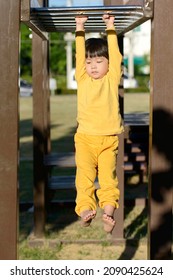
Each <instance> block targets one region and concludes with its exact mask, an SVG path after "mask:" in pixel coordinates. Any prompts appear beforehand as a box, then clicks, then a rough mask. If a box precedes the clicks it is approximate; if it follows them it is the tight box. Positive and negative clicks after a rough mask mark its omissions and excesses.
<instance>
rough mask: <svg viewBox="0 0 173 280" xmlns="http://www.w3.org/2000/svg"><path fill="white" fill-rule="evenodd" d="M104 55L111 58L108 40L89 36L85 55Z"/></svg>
mask: <svg viewBox="0 0 173 280" xmlns="http://www.w3.org/2000/svg"><path fill="white" fill-rule="evenodd" d="M96 56H104V57H106V58H107V59H109V55H108V44H107V40H104V39H102V38H89V39H87V40H86V42H85V57H86V58H87V57H91V58H92V57H96Z"/></svg>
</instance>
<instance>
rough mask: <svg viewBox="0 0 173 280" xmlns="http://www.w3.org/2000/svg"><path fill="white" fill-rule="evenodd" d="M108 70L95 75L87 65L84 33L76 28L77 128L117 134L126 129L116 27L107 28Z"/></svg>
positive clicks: (88, 131) (97, 133) (101, 133)
mask: <svg viewBox="0 0 173 280" xmlns="http://www.w3.org/2000/svg"><path fill="white" fill-rule="evenodd" d="M106 32H107V40H108V51H109V71H108V72H107V74H106V75H105V76H104V77H103V78H101V79H92V78H91V77H90V76H89V75H88V74H87V73H86V69H85V33H84V31H76V73H75V77H76V81H77V86H78V90H77V100H78V101H77V122H78V129H77V132H79V133H85V134H89V135H114V134H120V133H121V132H122V131H123V125H122V120H121V115H120V112H119V97H118V85H119V83H120V78H121V60H122V56H121V54H120V52H119V47H118V42H117V36H116V32H115V29H107V30H106Z"/></svg>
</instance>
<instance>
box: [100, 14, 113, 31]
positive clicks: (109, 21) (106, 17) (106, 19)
mask: <svg viewBox="0 0 173 280" xmlns="http://www.w3.org/2000/svg"><path fill="white" fill-rule="evenodd" d="M102 19H103V21H104V22H105V24H106V26H107V28H108V27H112V26H114V20H115V17H114V16H113V15H111V14H109V13H108V12H107V13H105V14H104V15H103V17H102Z"/></svg>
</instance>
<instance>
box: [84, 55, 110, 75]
mask: <svg viewBox="0 0 173 280" xmlns="http://www.w3.org/2000/svg"><path fill="white" fill-rule="evenodd" d="M85 66H86V72H87V73H88V75H89V76H90V77H91V78H93V79H101V78H103V76H105V75H106V73H107V72H108V69H109V62H108V59H107V58H106V57H104V56H95V57H89V56H88V57H87V58H86V61H85Z"/></svg>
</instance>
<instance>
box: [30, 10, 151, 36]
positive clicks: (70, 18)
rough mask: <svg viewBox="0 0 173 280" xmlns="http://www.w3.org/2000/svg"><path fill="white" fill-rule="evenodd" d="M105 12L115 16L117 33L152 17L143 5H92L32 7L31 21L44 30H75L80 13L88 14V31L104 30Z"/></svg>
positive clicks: (124, 31) (86, 28) (86, 26)
mask: <svg viewBox="0 0 173 280" xmlns="http://www.w3.org/2000/svg"><path fill="white" fill-rule="evenodd" d="M104 12H109V13H111V14H112V15H114V16H115V27H116V30H117V34H118V35H120V34H124V33H126V32H127V31H129V30H131V29H133V28H135V27H136V26H138V25H140V24H142V23H143V22H145V21H147V20H148V19H149V18H151V13H149V15H147V13H146V11H145V9H144V7H143V6H139V5H134V6H129V5H123V6H92V7H91V6H90V7H88V6H87V7H84V6H82V7H59V8H48V7H45V8H31V13H30V21H31V22H32V23H33V24H34V25H35V26H37V27H38V28H39V29H40V30H41V31H44V32H57V31H58V32H67V31H68V32H74V31H75V25H76V24H75V17H76V16H77V15H79V14H85V15H86V16H88V21H87V22H86V23H85V30H86V32H103V31H104V30H105V24H104V22H103V20H102V15H103V13H104Z"/></svg>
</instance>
